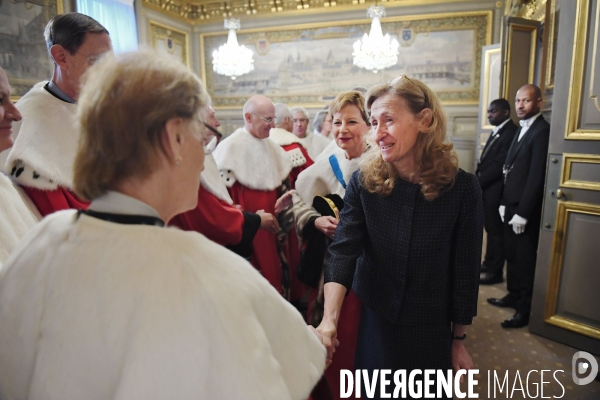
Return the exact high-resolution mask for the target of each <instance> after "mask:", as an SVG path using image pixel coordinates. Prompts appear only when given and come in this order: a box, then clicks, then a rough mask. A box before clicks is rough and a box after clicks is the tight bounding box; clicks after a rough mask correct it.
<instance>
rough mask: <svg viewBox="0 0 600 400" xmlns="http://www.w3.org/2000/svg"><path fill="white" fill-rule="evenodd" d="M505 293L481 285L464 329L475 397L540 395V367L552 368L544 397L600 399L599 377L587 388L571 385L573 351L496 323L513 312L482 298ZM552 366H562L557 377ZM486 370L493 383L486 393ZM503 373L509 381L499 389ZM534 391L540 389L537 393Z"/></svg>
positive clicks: (546, 376) (501, 286) (500, 287)
mask: <svg viewBox="0 0 600 400" xmlns="http://www.w3.org/2000/svg"><path fill="white" fill-rule="evenodd" d="M506 293H507V292H506V283H499V284H496V285H491V286H481V287H480V289H479V306H478V316H477V317H476V318H475V319H474V322H473V326H471V327H469V329H468V331H467V335H468V337H467V340H466V342H465V346H466V347H467V350H468V351H469V353H470V354H471V357H472V358H473V362H474V363H475V368H477V369H479V376H478V378H479V385H478V386H476V388H475V390H474V392H475V393H479V398H480V399H494V398H496V399H506V398H512V399H530V398H536V397H537V398H542V396H541V393H540V390H541V387H542V385H540V382H541V375H540V370H550V372H544V379H543V381H544V382H546V383H545V384H544V385H543V397H545V398H552V397H555V398H562V399H566V400H576V399H586V400H588V399H589V400H592V399H593V400H598V399H600V382H599V381H594V382H592V383H590V384H588V385H585V386H579V385H576V384H575V383H573V379H572V377H571V370H572V367H571V360H572V357H573V354H575V352H576V351H577V350H576V349H574V348H572V347H569V346H565V345H563V344H560V343H557V342H554V341H551V340H548V339H546V338H543V337H540V336H536V335H534V334H531V333H529V330H528V329H527V328H521V329H503V328H502V327H501V326H500V322H502V321H504V320H505V319H507V318H509V317H510V316H511V315H512V314H513V313H514V310H513V309H510V308H498V307H494V306H492V305H490V304H488V303H487V301H486V299H487V298H488V297H496V298H501V297H504V295H506ZM531 370H537V372H531V373H530V375H529V384H527V374H528V373H529V371H531ZM556 370H563V372H557V373H556V379H555V378H554V376H553V374H554V372H555V371H556ZM488 371H489V374H490V382H491V384H490V385H489V386H490V388H489V394H488ZM494 371H495V372H496V375H497V376H498V380H499V384H496V385H495V388H496V394H495V395H494ZM507 371H508V379H507V382H506V383H505V384H504V389H503V390H502V391H500V385H502V383H503V381H504V379H505V376H506V373H507ZM517 371H518V374H519V375H518V376H517ZM518 377H520V380H519V379H518ZM557 380H558V382H560V384H559V383H558V382H557ZM521 382H522V386H521V384H520V383H521ZM561 385H562V386H561ZM462 387H463V389H465V390H466V385H464V384H463V385H462ZM513 387H514V390H513ZM563 387H564V389H563ZM521 389H522V390H521ZM527 390H529V392H527ZM536 391H537V392H538V393H537V396H536ZM511 393H512V395H511ZM563 393H564V395H563Z"/></svg>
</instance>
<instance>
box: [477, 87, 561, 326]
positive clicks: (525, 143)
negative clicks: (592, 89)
mask: <svg viewBox="0 0 600 400" xmlns="http://www.w3.org/2000/svg"><path fill="white" fill-rule="evenodd" d="M542 102H543V100H542V94H541V92H540V88H538V87H537V86H535V85H531V84H528V85H524V86H522V87H521V88H520V89H519V90H518V91H517V96H516V99H515V109H516V111H517V116H518V117H519V120H520V121H519V123H520V125H521V128H520V129H519V130H518V131H517V132H516V134H515V138H514V139H513V141H512V144H511V146H510V148H509V150H508V155H507V156H506V161H505V162H504V167H503V172H504V191H503V194H502V202H501V206H500V209H499V210H498V211H499V213H500V217H501V218H502V221H503V223H504V242H505V253H506V261H507V279H506V284H507V288H508V295H506V296H505V297H503V298H502V299H495V298H490V299H488V303H490V304H492V305H494V306H497V307H510V308H514V309H515V310H516V313H515V314H514V315H513V316H512V317H511V318H509V319H507V320H506V321H504V322H502V324H501V325H502V327H503V328H521V327H523V326H526V325H527V324H528V323H529V312H530V310H531V295H532V292H533V280H534V276H535V263H536V259H537V246H538V239H539V234H540V222H541V215H542V202H543V197H544V181H545V177H546V159H547V157H548V143H549V140H550V125H549V124H548V122H546V120H545V119H544V117H543V116H542V114H541V112H540V110H541V106H542Z"/></svg>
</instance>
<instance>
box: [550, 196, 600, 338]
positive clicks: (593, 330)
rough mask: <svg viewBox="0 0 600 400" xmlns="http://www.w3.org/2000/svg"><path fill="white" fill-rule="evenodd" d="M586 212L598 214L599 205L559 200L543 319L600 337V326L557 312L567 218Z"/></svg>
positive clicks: (587, 334)
mask: <svg viewBox="0 0 600 400" xmlns="http://www.w3.org/2000/svg"><path fill="white" fill-rule="evenodd" d="M576 213H578V214H587V215H593V216H600V206H599V205H595V204H585V203H577V202H570V201H559V202H558V209H557V213H556V231H555V232H554V240H553V243H552V253H551V254H552V263H551V265H550V274H549V277H548V290H547V298H546V307H545V313H544V321H545V322H546V323H548V324H551V325H554V326H558V327H560V328H563V329H567V330H569V331H572V332H576V333H579V334H581V335H585V336H589V337H592V338H595V339H600V328H598V327H595V326H591V325H589V324H587V323H584V322H582V321H577V320H575V319H574V318H569V317H568V316H565V315H559V314H558V313H557V308H558V301H559V291H560V285H561V280H562V278H561V277H562V273H563V265H564V258H565V245H566V241H567V240H568V237H567V236H568V235H567V228H568V224H569V218H570V217H571V215H573V214H576Z"/></svg>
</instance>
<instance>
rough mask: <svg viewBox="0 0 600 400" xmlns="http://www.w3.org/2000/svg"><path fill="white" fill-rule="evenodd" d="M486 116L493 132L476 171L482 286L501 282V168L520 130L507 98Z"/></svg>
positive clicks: (502, 259) (494, 106)
mask: <svg viewBox="0 0 600 400" xmlns="http://www.w3.org/2000/svg"><path fill="white" fill-rule="evenodd" d="M487 117H488V121H489V122H490V124H491V125H493V126H494V129H493V131H492V134H491V135H490V137H489V139H488V141H487V143H486V144H485V147H484V148H483V152H482V153H481V158H480V159H479V163H478V164H477V172H476V174H477V178H478V179H479V185H481V190H482V193H483V222H484V226H485V231H486V232H487V245H486V248H485V259H484V260H483V265H482V266H481V276H480V278H479V283H480V284H482V285H491V284H494V283H500V282H502V270H503V268H504V261H505V257H504V228H503V226H502V220H501V219H500V215H499V214H498V208H499V207H500V200H502V188H503V186H504V182H503V181H504V175H503V174H502V166H503V165H504V161H505V160H506V155H507V154H508V149H509V148H510V145H511V143H512V141H513V138H514V137H515V132H516V131H517V125H515V123H514V122H512V120H511V119H510V104H509V102H508V101H506V99H497V100H494V101H492V102H491V103H490V106H489V107H488V114H487Z"/></svg>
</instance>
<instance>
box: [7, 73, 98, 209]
mask: <svg viewBox="0 0 600 400" xmlns="http://www.w3.org/2000/svg"><path fill="white" fill-rule="evenodd" d="M46 83H47V82H40V83H38V84H36V85H35V86H34V87H33V88H31V90H30V91H29V92H27V94H25V96H23V97H22V98H21V99H20V100H19V102H18V104H17V108H18V109H19V111H20V112H21V114H22V115H23V119H22V120H21V121H20V122H19V123H16V124H15V125H14V129H15V130H18V132H16V133H17V134H18V136H17V139H16V140H15V144H14V146H13V148H12V149H11V151H10V153H9V154H8V159H7V161H6V166H5V168H6V171H7V173H8V174H10V175H11V177H12V179H13V180H14V181H15V182H16V183H18V184H19V185H20V186H21V187H22V188H23V190H24V191H25V193H27V195H28V196H29V198H30V199H31V201H32V202H33V203H34V204H35V206H36V207H37V209H38V211H39V212H40V214H41V215H42V216H46V215H48V214H51V213H53V212H55V211H58V210H65V209H69V208H83V209H85V208H87V206H88V205H89V203H88V202H86V201H83V200H81V199H80V198H79V197H78V196H77V195H76V194H75V193H74V192H73V164H74V161H75V155H76V153H77V145H78V142H79V136H80V132H79V129H78V128H77V126H76V123H75V119H74V116H75V112H76V109H77V105H76V104H72V103H67V102H66V101H62V100H60V99H58V98H56V97H54V96H53V95H51V94H50V93H49V92H48V91H47V90H46V89H44V86H45V85H46Z"/></svg>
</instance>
